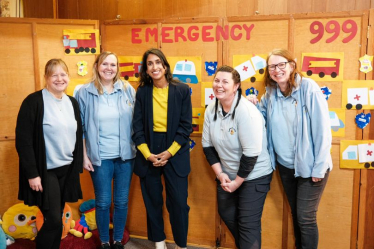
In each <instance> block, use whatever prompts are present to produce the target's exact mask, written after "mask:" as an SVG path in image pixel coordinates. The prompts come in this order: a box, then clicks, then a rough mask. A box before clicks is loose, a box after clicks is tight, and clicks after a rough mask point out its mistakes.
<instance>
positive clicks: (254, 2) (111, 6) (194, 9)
mask: <svg viewBox="0 0 374 249" xmlns="http://www.w3.org/2000/svg"><path fill="white" fill-rule="evenodd" d="M35 1H36V2H35ZM35 1H31V0H24V1H23V2H24V12H25V17H37V18H53V17H54V15H53V3H55V4H58V15H57V16H58V18H62V19H97V20H100V21H104V20H114V19H115V18H116V16H117V15H121V19H122V20H132V19H149V18H172V17H176V18H179V17H229V16H254V15H256V14H255V12H256V11H258V12H259V14H260V15H270V14H285V13H290V14H293V13H310V12H335V11H351V10H364V9H369V8H373V7H374V3H373V2H372V1H371V0H355V1H352V0H327V1H326V0H313V1H307V0H301V1H296V0H279V1H278V0H270V1H266V0H216V1H214V0H192V1H182V0H170V1H167V0H161V1H152V0H136V1H133V0H117V1H105V0H64V1H58V0H53V1H49V0H35Z"/></svg>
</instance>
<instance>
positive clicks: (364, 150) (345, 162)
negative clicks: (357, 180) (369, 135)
mask: <svg viewBox="0 0 374 249" xmlns="http://www.w3.org/2000/svg"><path fill="white" fill-rule="evenodd" d="M340 168H348V169H365V168H366V169H369V168H370V169H374V140H341V141H340Z"/></svg>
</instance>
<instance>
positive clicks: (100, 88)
mask: <svg viewBox="0 0 374 249" xmlns="http://www.w3.org/2000/svg"><path fill="white" fill-rule="evenodd" d="M109 55H114V56H115V57H116V59H117V74H116V76H115V77H114V79H113V84H114V83H116V82H117V81H118V80H119V79H120V72H119V62H118V57H117V55H116V54H115V53H112V52H109V51H106V52H102V53H101V54H100V55H99V56H98V57H97V58H96V60H95V63H94V65H93V68H92V69H93V72H92V81H93V82H94V85H95V87H96V89H97V91H98V93H99V94H103V93H104V90H103V86H102V83H101V77H100V74H99V70H98V68H99V66H100V65H101V64H102V63H103V61H104V60H105V59H106V57H108V56H109Z"/></svg>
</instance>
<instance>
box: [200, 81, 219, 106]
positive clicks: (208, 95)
mask: <svg viewBox="0 0 374 249" xmlns="http://www.w3.org/2000/svg"><path fill="white" fill-rule="evenodd" d="M203 95H204V98H203V97H202V98H201V106H204V107H206V106H207V105H209V104H210V103H211V102H213V101H215V98H216V97H215V96H214V93H213V88H212V82H202V83H201V96H203Z"/></svg>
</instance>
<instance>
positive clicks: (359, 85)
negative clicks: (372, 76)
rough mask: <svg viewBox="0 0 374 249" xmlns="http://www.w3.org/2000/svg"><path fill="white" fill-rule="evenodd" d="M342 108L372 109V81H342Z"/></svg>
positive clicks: (373, 103)
mask: <svg viewBox="0 0 374 249" xmlns="http://www.w3.org/2000/svg"><path fill="white" fill-rule="evenodd" d="M342 108H347V109H348V110H349V109H356V110H361V109H363V110H369V109H374V80H345V81H343V87H342Z"/></svg>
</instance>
